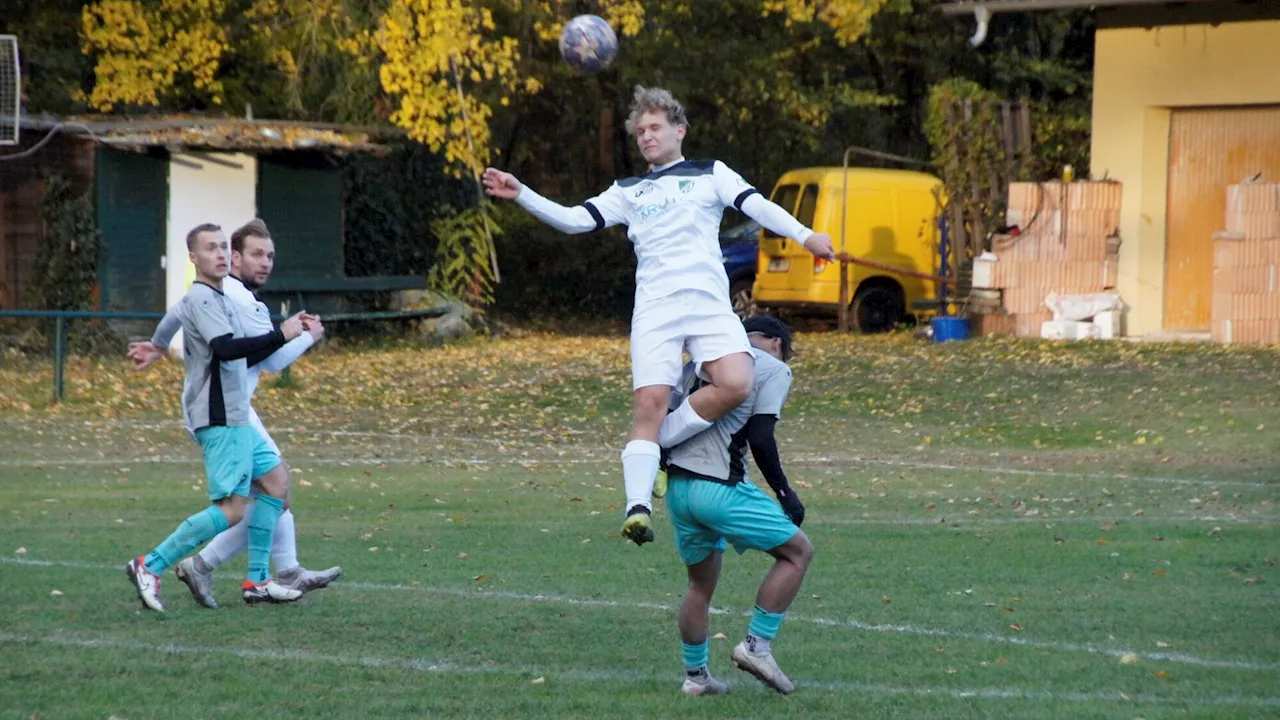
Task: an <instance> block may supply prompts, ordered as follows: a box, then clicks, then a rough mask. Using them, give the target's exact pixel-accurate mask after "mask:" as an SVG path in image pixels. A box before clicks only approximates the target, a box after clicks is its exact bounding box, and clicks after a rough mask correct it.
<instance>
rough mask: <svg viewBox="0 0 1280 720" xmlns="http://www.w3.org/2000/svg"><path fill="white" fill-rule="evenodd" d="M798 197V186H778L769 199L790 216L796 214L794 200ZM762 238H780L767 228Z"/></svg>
mask: <svg viewBox="0 0 1280 720" xmlns="http://www.w3.org/2000/svg"><path fill="white" fill-rule="evenodd" d="M798 197H800V186H799V185H779V186H778V187H777V188H775V189H774V191H773V197H771V198H769V199H770V200H772V201H774V202H775V203H777V204H778V205H780V206H782V209H783V210H786V211H787V212H789V213H791V214H792V215H795V214H796V198H798ZM764 236H765V237H767V238H776V237H781V236H779V235H775V234H774V233H773V231H772V230H770V229H769V228H765V229H764Z"/></svg>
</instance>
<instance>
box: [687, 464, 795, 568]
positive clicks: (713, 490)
mask: <svg viewBox="0 0 1280 720" xmlns="http://www.w3.org/2000/svg"><path fill="white" fill-rule="evenodd" d="M667 512H669V513H670V514H671V522H672V523H673V524H674V525H675V527H676V548H677V549H678V550H679V551H680V558H681V559H682V560H684V564H685V565H697V564H698V563H700V562H702V561H703V560H706V559H707V557H708V556H710V555H711V553H712V552H724V549H725V547H726V546H727V545H726V540H727V541H728V543H732V544H733V549H734V550H737V551H738V552H739V553H743V552H746V551H747V550H760V551H769V550H772V549H774V548H776V547H778V546H779V545H782V544H784V543H786V542H787V541H788V540H790V539H791V538H792V537H793V536H794V535H795V534H796V533H798V532H800V528H799V527H796V524H795V523H793V522H791V521H790V520H788V519H787V516H786V513H784V512H782V506H781V505H779V504H778V503H777V501H775V500H774V499H773V498H771V497H769V496H768V495H765V494H764V493H763V492H761V491H760V488H758V487H756V486H755V485H752V484H751V483H749V482H745V481H744V482H740V483H738V484H737V485H722V484H720V483H717V482H711V481H710V480H696V479H693V478H687V477H677V476H672V477H671V479H670V480H669V481H668V484H667Z"/></svg>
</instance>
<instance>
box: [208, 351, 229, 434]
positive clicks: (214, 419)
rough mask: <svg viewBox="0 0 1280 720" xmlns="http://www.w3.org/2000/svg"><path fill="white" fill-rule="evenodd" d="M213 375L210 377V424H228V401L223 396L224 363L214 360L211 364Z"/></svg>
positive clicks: (210, 369)
mask: <svg viewBox="0 0 1280 720" xmlns="http://www.w3.org/2000/svg"><path fill="white" fill-rule="evenodd" d="M209 371H210V372H211V373H212V374H213V376H212V377H211V378H210V379H209V424H210V425H226V424H227V402H226V398H224V397H222V363H221V362H220V361H218V360H214V361H213V362H212V363H210V364H209Z"/></svg>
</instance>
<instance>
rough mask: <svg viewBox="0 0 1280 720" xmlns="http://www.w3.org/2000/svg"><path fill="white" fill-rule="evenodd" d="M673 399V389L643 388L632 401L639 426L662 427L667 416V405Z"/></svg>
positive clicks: (659, 387)
mask: <svg viewBox="0 0 1280 720" xmlns="http://www.w3.org/2000/svg"><path fill="white" fill-rule="evenodd" d="M670 397H671V389H670V388H667V387H664V386H657V385H654V386H650V387H642V388H640V389H639V390H636V393H635V398H634V399H633V400H632V408H633V412H634V415H635V421H636V424H637V425H641V424H643V425H646V426H647V425H655V426H661V425H662V419H663V418H664V417H666V415H667V403H668V401H669V400H670Z"/></svg>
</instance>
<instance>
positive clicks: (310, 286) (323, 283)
mask: <svg viewBox="0 0 1280 720" xmlns="http://www.w3.org/2000/svg"><path fill="white" fill-rule="evenodd" d="M426 287H427V278H426V277H424V276H420V275H369V276H366V277H306V276H299V277H273V278H271V280H269V281H268V282H267V284H266V285H264V286H263V287H262V289H261V290H259V291H258V294H259V295H262V296H266V297H281V296H290V295H292V296H293V297H294V298H296V299H297V301H298V309H303V310H305V309H307V307H308V306H307V296H312V295H351V294H354V293H365V292H395V291H398V290H422V289H424V288H426ZM282 314H283V313H282Z"/></svg>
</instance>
